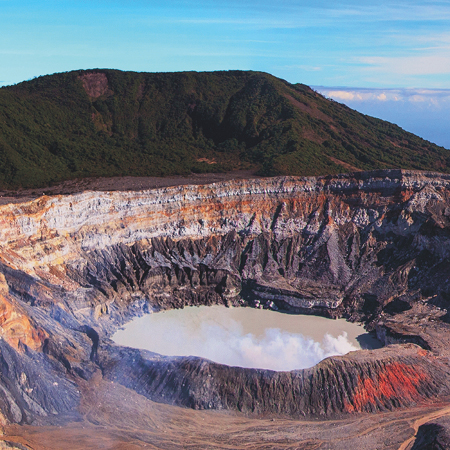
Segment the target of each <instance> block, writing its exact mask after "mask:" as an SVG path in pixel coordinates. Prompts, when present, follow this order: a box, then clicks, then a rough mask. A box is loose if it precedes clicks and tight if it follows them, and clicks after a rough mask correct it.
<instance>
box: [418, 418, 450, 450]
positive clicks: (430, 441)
mask: <svg viewBox="0 0 450 450" xmlns="http://www.w3.org/2000/svg"><path fill="white" fill-rule="evenodd" d="M448 448H450V423H449V419H448V418H445V417H444V418H440V419H437V420H433V421H431V422H428V423H426V424H424V425H421V426H420V427H419V429H418V430H417V435H416V439H415V441H414V445H413V446H412V447H411V450H446V449H448Z"/></svg>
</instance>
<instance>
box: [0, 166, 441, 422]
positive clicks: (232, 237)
mask: <svg viewBox="0 0 450 450" xmlns="http://www.w3.org/2000/svg"><path fill="white" fill-rule="evenodd" d="M449 186H450V177H449V176H443V175H440V174H435V173H419V172H406V171H399V170H398V171H378V172H369V173H358V174H354V175H343V176H340V177H334V178H333V177H324V178H294V177H283V178H271V179H257V180H247V181H245V180H239V181H230V182H223V183H217V184H212V185H207V186H179V187H170V188H163V189H158V190H150V191H141V192H109V193H99V192H84V193H80V194H75V195H68V196H55V197H46V196H44V197H41V198H39V199H37V200H35V201H32V202H26V203H19V204H9V205H4V206H0V272H1V273H2V274H3V277H4V278H2V279H1V280H0V281H1V286H3V287H1V292H0V293H1V297H0V308H1V311H2V313H3V314H2V318H1V325H2V336H1V337H2V339H1V340H0V347H1V358H2V359H1V361H3V363H2V364H3V366H2V367H3V371H2V379H1V383H0V384H1V392H0V409H1V411H2V412H3V415H4V421H13V422H27V421H28V422H29V421H30V420H35V419H36V418H37V417H39V416H42V415H49V414H50V415H52V414H58V413H60V412H64V411H71V410H73V409H74V408H75V407H76V404H77V401H78V398H79V392H78V389H77V383H78V380H81V379H84V380H89V379H90V377H91V376H92V374H93V373H94V372H95V371H96V370H98V369H99V368H100V369H101V370H102V371H103V375H104V376H105V377H107V378H110V379H111V380H115V381H117V382H119V383H123V384H124V385H126V386H128V387H132V388H133V389H135V390H137V391H138V392H140V393H142V394H144V395H146V396H148V397H149V398H152V399H156V400H158V401H165V402H169V403H175V404H178V405H184V406H190V407H195V408H229V409H237V410H241V411H244V412H248V413H252V412H253V413H258V414H259V413H261V414H262V413H272V414H278V413H280V414H289V415H294V416H303V415H307V416H317V415H326V416H329V415H333V414H343V413H355V412H359V411H376V410H383V409H392V408H397V407H401V406H407V405H412V404H416V403H418V402H421V401H425V400H426V399H432V398H436V396H443V395H447V394H448V392H447V391H448V389H447V387H446V386H447V385H448V379H447V378H448V376H447V373H448V368H447V362H446V359H443V358H442V356H445V355H446V352H447V350H446V349H447V348H449V347H448V345H447V342H448V337H449V336H450V333H449V327H448V325H447V319H446V317H447V315H446V308H447V306H448V302H449V299H450V281H449V278H448V274H449V273H450V265H449V254H450V252H449V250H450V244H449V242H450V240H449V239H448V237H449V230H450V191H449ZM261 301H262V304H264V303H265V302H267V301H269V302H273V303H274V304H275V305H276V306H277V308H279V309H281V310H288V311H291V312H295V313H313V314H322V315H327V316H330V317H336V316H344V317H347V318H349V319H351V320H362V321H365V322H366V324H367V326H368V327H369V328H370V329H375V328H376V329H377V332H378V335H379V336H380V337H381V338H382V339H383V340H384V341H385V342H386V343H387V344H391V343H396V342H400V343H408V342H410V343H412V344H418V346H416V345H412V344H411V345H409V346H408V345H406V346H405V345H404V346H403V347H395V351H394V350H386V349H384V350H380V351H374V352H371V353H366V354H361V353H355V354H351V355H349V356H346V357H344V358H332V359H330V360H327V361H325V362H323V363H321V364H319V365H318V366H316V367H315V368H312V369H308V370H306V371H295V372H290V373H276V372H270V371H255V370H251V369H237V368H228V367H224V366H220V365H218V364H213V363H210V362H207V361H205V360H199V359H194V360H192V359H176V358H163V357H159V356H155V355H150V356H149V355H148V354H146V353H142V352H139V351H137V350H131V349H120V348H117V347H115V346H114V345H113V344H112V343H111V342H110V341H109V340H108V336H110V335H111V333H112V332H113V331H114V330H115V329H117V326H119V325H120V324H121V323H123V322H124V321H126V320H128V319H129V318H131V317H132V316H133V315H135V314H141V313H143V312H146V311H149V310H158V309H164V308H177V307H183V306H185V305H193V304H213V303H222V304H226V305H230V304H233V305H249V306H252V305H254V304H255V303H256V302H261ZM408 315H409V316H408ZM407 317H411V318H412V322H411V323H410V325H409V326H405V324H404V322H405V321H406V318H407ZM425 350H427V351H425ZM43 370H45V374H46V375H45V376H42V375H39V376H38V372H39V371H40V372H41V373H42V371H43ZM137 380H138V381H137ZM330 384H331V385H333V386H334V387H333V389H328V388H327V387H326V386H330ZM50 389H52V391H51V392H50ZM405 389H406V390H405ZM52 392H53V393H52ZM61 392H64V395H61ZM2 393H3V394H2ZM52 402H54V404H53V403H52Z"/></svg>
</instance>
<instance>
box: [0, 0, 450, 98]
mask: <svg viewBox="0 0 450 450" xmlns="http://www.w3.org/2000/svg"><path fill="white" fill-rule="evenodd" d="M449 24H450V0H444V1H427V0H421V1H418V0H409V1H407V2H406V1H404V2H402V1H400V2H399V1H392V0H379V1H377V2H375V1H364V0H358V1H356V0H347V1H341V0H334V1H330V0H315V1H311V0H310V1H304V0H279V1H277V2H275V1H268V0H260V1H256V0H215V1H213V0H198V1H195V2H194V1H185V0H166V1H160V0H155V1H149V0H127V1H120V0H116V1H113V0H71V1H68V0H48V1H47V0H40V1H36V0H28V1H21V0H0V30H1V33H0V57H1V63H0V85H5V84H13V83H17V82H20V81H22V80H26V79H30V78H33V77H35V76H39V75H44V74H49V73H54V72H61V71H68V70H73V69H87V68H96V67H107V68H116V69H122V70H135V71H149V72H165V71H181V70H197V71H204V70H224V69H225V70H227V69H242V70H260V71H264V72H269V73H272V74H273V75H275V76H278V77H281V78H284V79H286V80H288V81H290V82H293V83H297V82H301V83H305V84H308V85H315V86H328V87H330V86H331V87H333V86H346V87H352V88H370V89H381V88H383V89H396V88H397V89H400V88H401V89H405V88H410V89H412V88H414V89H417V88H427V89H433V90H442V89H444V90H445V89H450V26H449ZM385 104H386V103H385Z"/></svg>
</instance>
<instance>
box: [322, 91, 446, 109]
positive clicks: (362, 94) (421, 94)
mask: <svg viewBox="0 0 450 450" xmlns="http://www.w3.org/2000/svg"><path fill="white" fill-rule="evenodd" d="M314 89H316V90H317V91H318V92H320V93H321V94H323V95H325V96H326V97H328V98H332V99H333V100H336V101H342V102H344V103H346V102H349V103H355V104H357V103H363V102H371V103H377V102H378V103H380V102H384V103H387V102H396V103H398V102H403V103H405V104H408V103H410V104H411V103H414V104H418V103H422V104H423V105H428V106H431V107H434V108H440V107H448V106H449V105H450V89H370V88H339V89H336V88H326V87H321V86H317V87H315V88H314Z"/></svg>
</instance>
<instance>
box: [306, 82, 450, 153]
mask: <svg viewBox="0 0 450 450" xmlns="http://www.w3.org/2000/svg"><path fill="white" fill-rule="evenodd" d="M314 89H315V90H316V91H318V92H320V93H321V94H322V95H324V96H325V97H328V98H331V99H333V100H335V101H337V102H340V103H344V104H346V105H347V106H349V107H350V108H353V109H356V110H357V111H360V112H362V113H364V114H368V115H370V116H374V117H378V118H380V119H383V120H388V121H389V122H393V123H395V124H397V125H399V126H400V127H402V128H404V129H405V130H406V131H410V132H412V133H414V134H417V135H419V136H420V137H422V138H424V139H427V140H429V141H431V142H433V143H435V144H438V145H441V146H443V147H445V148H448V149H450V134H449V133H448V117H449V116H450V89H370V88H343V87H324V86H315V87H314Z"/></svg>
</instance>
